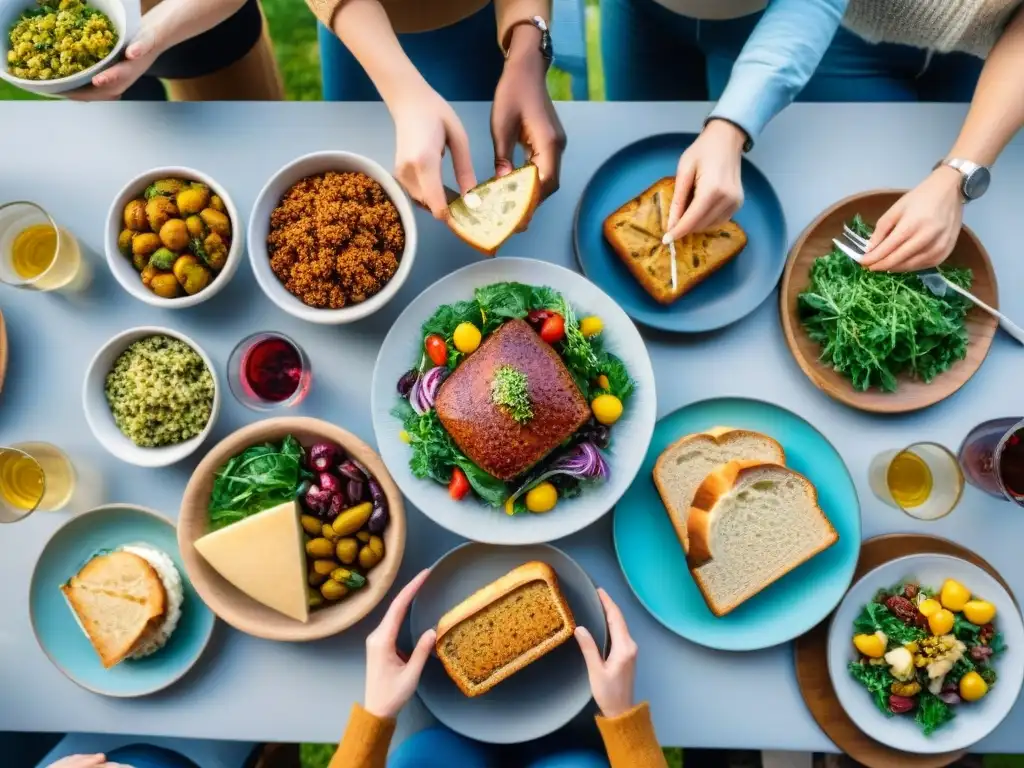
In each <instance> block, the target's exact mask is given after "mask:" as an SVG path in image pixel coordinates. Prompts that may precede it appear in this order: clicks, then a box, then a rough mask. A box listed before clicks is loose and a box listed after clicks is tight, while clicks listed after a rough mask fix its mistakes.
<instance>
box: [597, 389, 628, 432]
mask: <svg viewBox="0 0 1024 768" xmlns="http://www.w3.org/2000/svg"><path fill="white" fill-rule="evenodd" d="M590 408H591V410H593V411H594V418H595V419H597V420H598V421H599V422H601V423H602V424H604V425H605V426H606V427H610V426H611V425H612V424H614V423H615V422H616V421H618V420H619V417H620V416H621V415H622V401H621V400H619V398H617V397H616V396H615V395H598V396H597V397H595V398H594V399H593V400H592V401H591V403H590Z"/></svg>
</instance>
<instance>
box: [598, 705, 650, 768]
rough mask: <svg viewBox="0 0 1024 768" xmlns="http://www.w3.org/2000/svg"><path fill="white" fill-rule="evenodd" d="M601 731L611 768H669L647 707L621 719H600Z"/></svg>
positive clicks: (634, 708) (619, 717)
mask: <svg viewBox="0 0 1024 768" xmlns="http://www.w3.org/2000/svg"><path fill="white" fill-rule="evenodd" d="M597 727H598V730H600V731H601V738H602V739H603V740H604V745H605V749H606V750H607V751H608V762H609V763H610V764H611V768H667V764H666V762H665V755H664V753H663V752H662V751H661V747H660V746H658V739H657V737H656V736H655V735H654V725H653V724H652V723H651V710H650V708H649V707H648V706H647V704H639V705H637V706H635V707H633V709H631V710H629V711H628V712H625V713H623V714H621V715H619V716H618V717H601V716H598V718H597Z"/></svg>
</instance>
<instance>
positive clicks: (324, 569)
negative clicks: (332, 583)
mask: <svg viewBox="0 0 1024 768" xmlns="http://www.w3.org/2000/svg"><path fill="white" fill-rule="evenodd" d="M337 567H338V564H337V563H336V562H334V561H333V560H314V561H313V570H314V571H315V572H316V573H320V574H323V575H325V576H326V575H329V574H330V572H331V571H333V570H334V569H335V568H337Z"/></svg>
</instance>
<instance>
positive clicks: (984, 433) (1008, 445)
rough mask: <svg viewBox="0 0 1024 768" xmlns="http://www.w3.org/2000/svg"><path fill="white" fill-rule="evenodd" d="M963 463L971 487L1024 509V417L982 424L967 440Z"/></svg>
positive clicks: (962, 445) (962, 446)
mask: <svg viewBox="0 0 1024 768" xmlns="http://www.w3.org/2000/svg"><path fill="white" fill-rule="evenodd" d="M959 460H960V467H961V468H962V469H963V471H964V477H966V478H967V482H969V483H970V484H971V485H973V486H975V487H976V488H979V489H981V490H983V491H984V492H985V493H988V494H990V495H992V496H995V497H997V498H1000V499H1006V500H1007V501H1012V502H1015V503H1016V504H1019V505H1020V506H1022V507H1024V417H1020V416H1016V417H1010V418H1004V419H992V420H991V421H986V422H983V423H982V424H979V425H978V426H976V427H975V428H974V429H972V430H971V432H970V434H968V435H967V437H965V438H964V441H963V443H962V444H961V446H960V454H959Z"/></svg>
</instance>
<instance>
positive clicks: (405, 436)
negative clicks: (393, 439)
mask: <svg viewBox="0 0 1024 768" xmlns="http://www.w3.org/2000/svg"><path fill="white" fill-rule="evenodd" d="M398 439H399V440H401V441H402V442H403V443H406V444H408V443H411V442H412V435H410V434H409V433H408V432H406V431H405V430H404V429H403V430H402V431H401V432H399V433H398Z"/></svg>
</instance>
